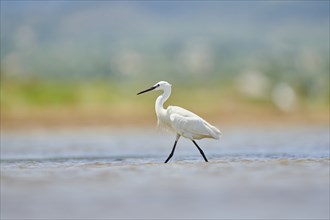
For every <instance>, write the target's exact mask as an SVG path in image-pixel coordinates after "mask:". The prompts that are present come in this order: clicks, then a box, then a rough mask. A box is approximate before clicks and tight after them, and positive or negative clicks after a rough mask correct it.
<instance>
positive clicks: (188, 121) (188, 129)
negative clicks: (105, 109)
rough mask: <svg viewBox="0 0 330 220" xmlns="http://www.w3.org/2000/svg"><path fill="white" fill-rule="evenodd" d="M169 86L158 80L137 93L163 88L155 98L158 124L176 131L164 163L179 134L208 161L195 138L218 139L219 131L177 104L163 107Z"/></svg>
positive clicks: (168, 95)
mask: <svg viewBox="0 0 330 220" xmlns="http://www.w3.org/2000/svg"><path fill="white" fill-rule="evenodd" d="M171 86H172V85H171V84H169V83H168V82H165V81H160V82H158V83H156V84H155V85H153V86H152V87H150V88H149V89H146V90H143V91H141V92H139V93H138V94H137V95H140V94H142V93H145V92H149V91H152V90H163V94H161V95H160V96H159V97H158V98H157V100H156V104H155V110H156V115H157V119H158V125H159V126H161V127H163V128H165V129H167V130H170V131H173V132H175V133H176V139H175V142H174V146H173V149H172V151H171V153H170V155H169V156H168V158H167V159H166V160H165V163H167V162H168V161H169V160H170V159H171V157H172V156H173V153H174V150H175V147H176V144H177V142H178V140H179V138H180V137H181V136H183V137H185V138H188V139H190V140H191V141H192V142H193V143H194V144H195V146H196V147H197V148H198V150H199V152H200V153H201V155H202V156H203V158H204V160H205V162H208V160H207V158H206V156H205V154H204V152H203V150H202V149H201V148H200V147H199V146H198V145H197V143H196V141H195V140H199V139H202V138H213V139H219V138H220V136H221V132H220V130H219V129H217V128H216V127H214V126H212V125H210V124H209V123H208V122H207V121H205V120H204V119H202V118H201V117H199V116H198V115H196V114H194V113H192V112H190V111H188V110H186V109H184V108H181V107H178V106H168V107H167V108H166V109H165V108H164V107H163V105H164V103H165V101H166V100H167V99H168V98H169V97H170V95H171Z"/></svg>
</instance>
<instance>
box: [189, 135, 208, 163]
mask: <svg viewBox="0 0 330 220" xmlns="http://www.w3.org/2000/svg"><path fill="white" fill-rule="evenodd" d="M192 142H193V143H194V144H195V145H196V147H197V148H198V150H199V153H201V155H202V156H203V158H204V160H205V162H209V161H208V160H207V158H206V157H205V154H204V152H203V150H202V149H201V148H200V147H199V146H198V145H197V143H196V142H195V141H194V140H192Z"/></svg>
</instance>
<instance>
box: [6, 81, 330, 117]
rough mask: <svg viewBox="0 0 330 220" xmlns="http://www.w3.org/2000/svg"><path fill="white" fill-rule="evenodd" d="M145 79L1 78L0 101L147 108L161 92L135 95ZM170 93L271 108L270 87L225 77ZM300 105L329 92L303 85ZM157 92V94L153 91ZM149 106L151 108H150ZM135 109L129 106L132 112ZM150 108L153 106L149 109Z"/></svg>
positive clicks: (199, 105)
mask: <svg viewBox="0 0 330 220" xmlns="http://www.w3.org/2000/svg"><path fill="white" fill-rule="evenodd" d="M153 83H155V82H152V83H149V84H148V82H147V83H146V82H140V81H139V82H118V81H97V80H94V81H83V82H63V81H61V82H60V81H57V82H56V81H48V82H47V81H29V82H26V81H25V82H23V81H10V80H2V81H1V88H0V104H1V109H2V110H5V111H6V110H7V111H9V112H10V111H11V110H15V109H20V108H24V109H25V110H27V109H36V108H39V109H42V108H52V107H76V109H77V110H79V108H81V109H88V108H94V109H97V108H113V109H115V108H116V107H119V108H120V107H122V106H126V107H128V108H130V107H132V108H135V109H145V108H148V109H150V107H151V106H153V103H154V101H155V98H156V97H157V96H158V95H159V94H160V92H154V93H153V94H152V93H150V94H145V95H143V96H136V93H137V92H139V91H141V90H143V89H145V88H148V87H150V86H151V85H152V84H153ZM170 83H172V95H171V97H170V99H169V101H168V102H167V103H166V104H170V105H180V106H183V107H184V106H186V107H187V108H188V107H193V108H195V109H200V110H201V111H206V112H207V111H208V109H210V108H213V109H217V110H219V109H226V105H230V104H231V105H234V107H235V106H246V107H249V106H252V107H253V106H254V107H256V108H260V107H261V108H262V107H265V108H274V109H275V106H274V103H273V101H272V95H271V90H270V89H269V90H266V94H263V95H264V96H262V97H253V96H249V95H246V94H244V93H242V92H240V91H239V88H237V86H236V85H235V82H233V81H228V80H213V81H203V82H197V81H191V82H171V81H170ZM295 90H296V91H297V101H298V102H299V108H301V109H304V108H315V109H317V108H320V109H322V108H328V105H329V93H324V92H323V93H322V95H319V94H317V95H316V96H313V95H309V93H306V92H305V91H304V90H305V88H304V87H303V86H301V87H296V88H295ZM155 93H156V94H155ZM151 109H152V108H151ZM133 110H134V109H132V111H133ZM152 110H153V109H152Z"/></svg>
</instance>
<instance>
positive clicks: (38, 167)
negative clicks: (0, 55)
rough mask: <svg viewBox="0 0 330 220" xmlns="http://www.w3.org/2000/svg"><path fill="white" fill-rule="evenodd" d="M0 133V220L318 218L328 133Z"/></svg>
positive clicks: (329, 158)
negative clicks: (194, 138)
mask: <svg viewBox="0 0 330 220" xmlns="http://www.w3.org/2000/svg"><path fill="white" fill-rule="evenodd" d="M222 132H223V133H224V135H223V137H222V139H221V140H220V141H215V140H201V141H198V142H197V143H198V144H199V145H200V147H201V148H202V149H203V150H204V152H205V154H206V156H207V157H208V159H209V161H210V162H209V163H205V162H204V161H203V158H202V157H201V155H200V154H199V152H198V150H197V148H196V147H195V146H194V145H193V144H192V143H191V142H190V141H188V140H184V139H180V141H179V142H178V145H177V150H176V152H175V154H174V156H173V158H172V160H170V161H169V163H168V164H164V163H163V161H164V160H165V159H166V157H167V156H168V154H169V153H170V151H171V148H172V144H173V142H174V136H173V135H171V134H168V133H164V132H162V131H155V130H152V129H150V130H138V129H107V128H103V129H75V130H63V129H61V130H39V131H38V130H32V131H24V132H18V131H16V132H3V133H2V135H1V139H0V141H1V218H4V219H5V218H15V219H17V218H23V219H24V218H30V219H31V218H42V219H46V218H65V219H70V218H75V219H77V218H78V219H82V218H88V219H91V218H93V219H95V218H152V219H155V218H158V219H159V218H161V219H164V218H165V219H166V218H176V219H177V218H189V219H190V218H198V219H210V218H213V219H230V218H232V219H233V218H235V219H237V218H239V219H247V218H253V219H258V218H259V219H328V218H329V193H330V190H329V178H330V168H329V162H330V155H329V128H328V127H327V126H319V127H317V126H316V127H302V128H297V127H288V128H285V129H283V128H230V129H227V130H224V129H222Z"/></svg>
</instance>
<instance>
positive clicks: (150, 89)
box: [136, 85, 159, 95]
mask: <svg viewBox="0 0 330 220" xmlns="http://www.w3.org/2000/svg"><path fill="white" fill-rule="evenodd" d="M158 86H159V85H155V86H153V87H151V88H149V89H146V90H143V91H141V92H139V93H138V94H136V95H140V94H142V93H145V92H149V91H152V90H154V89H156V88H157V87H158Z"/></svg>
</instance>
